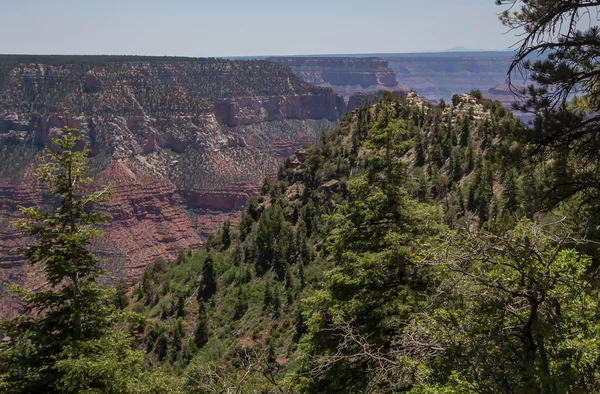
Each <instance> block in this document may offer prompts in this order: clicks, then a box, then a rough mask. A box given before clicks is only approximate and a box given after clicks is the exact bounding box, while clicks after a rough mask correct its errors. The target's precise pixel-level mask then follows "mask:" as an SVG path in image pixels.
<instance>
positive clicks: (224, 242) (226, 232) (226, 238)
mask: <svg viewBox="0 0 600 394" xmlns="http://www.w3.org/2000/svg"><path fill="white" fill-rule="evenodd" d="M230 245H231V223H230V222H229V220H226V221H225V223H223V233H222V235H221V246H222V247H221V249H222V250H227V249H228V248H229V246H230Z"/></svg>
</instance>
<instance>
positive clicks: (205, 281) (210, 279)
mask: <svg viewBox="0 0 600 394" xmlns="http://www.w3.org/2000/svg"><path fill="white" fill-rule="evenodd" d="M216 291H217V278H216V276H215V267H214V262H213V258H212V255H211V254H210V253H209V254H208V256H206V260H204V264H203V265H202V277H201V279H200V287H199V288H198V300H200V299H202V300H203V301H205V302H206V301H208V299H209V298H210V297H212V295H213V294H215V292H216Z"/></svg>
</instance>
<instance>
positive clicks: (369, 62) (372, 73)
mask: <svg viewBox="0 0 600 394" xmlns="http://www.w3.org/2000/svg"><path fill="white" fill-rule="evenodd" d="M270 60H272V61H275V62H277V63H280V64H283V65H285V66H288V67H290V68H291V69H292V70H294V72H295V73H296V75H298V76H299V77H300V78H302V79H303V80H305V81H307V82H309V83H311V84H313V85H317V86H324V87H331V88H332V89H333V90H334V91H335V92H336V93H338V94H341V95H343V96H344V97H345V98H346V99H348V98H350V96H352V95H353V94H355V93H359V92H360V93H366V92H377V91H379V90H391V91H403V92H408V89H407V88H406V87H405V86H403V85H402V84H400V83H399V82H398V80H397V79H396V73H395V72H394V71H393V70H392V69H390V68H389V67H388V62H387V61H386V60H384V59H381V58H344V57H274V58H270Z"/></svg>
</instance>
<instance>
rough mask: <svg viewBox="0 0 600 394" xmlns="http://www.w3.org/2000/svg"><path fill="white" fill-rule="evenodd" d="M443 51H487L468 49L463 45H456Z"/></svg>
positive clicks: (483, 50)
mask: <svg viewBox="0 0 600 394" xmlns="http://www.w3.org/2000/svg"><path fill="white" fill-rule="evenodd" d="M444 52H487V51H486V50H485V49H469V48H466V47H463V46H458V47H454V48H450V49H446V50H445V51H444Z"/></svg>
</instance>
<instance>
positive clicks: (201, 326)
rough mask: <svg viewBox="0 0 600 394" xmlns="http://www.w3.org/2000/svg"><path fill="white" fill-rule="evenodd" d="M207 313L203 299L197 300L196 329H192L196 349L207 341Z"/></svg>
mask: <svg viewBox="0 0 600 394" xmlns="http://www.w3.org/2000/svg"><path fill="white" fill-rule="evenodd" d="M208 336H209V332H208V313H207V311H206V304H205V303H204V301H202V300H199V301H198V319H197V323H196V329H195V330H194V343H195V344H196V346H197V347H198V349H200V348H202V347H203V346H204V345H206V343H207V342H208Z"/></svg>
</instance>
